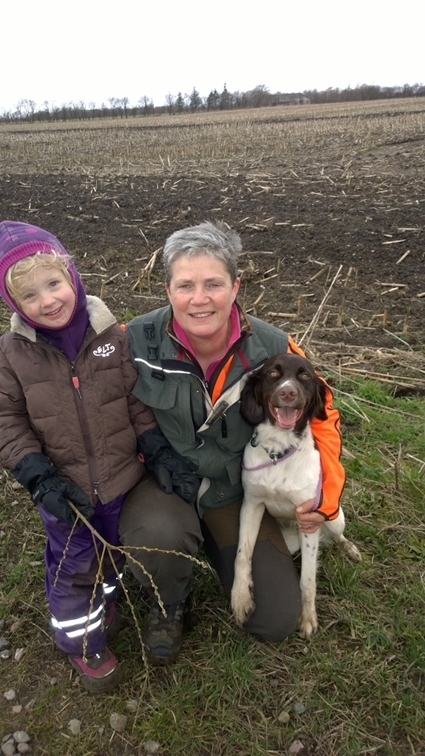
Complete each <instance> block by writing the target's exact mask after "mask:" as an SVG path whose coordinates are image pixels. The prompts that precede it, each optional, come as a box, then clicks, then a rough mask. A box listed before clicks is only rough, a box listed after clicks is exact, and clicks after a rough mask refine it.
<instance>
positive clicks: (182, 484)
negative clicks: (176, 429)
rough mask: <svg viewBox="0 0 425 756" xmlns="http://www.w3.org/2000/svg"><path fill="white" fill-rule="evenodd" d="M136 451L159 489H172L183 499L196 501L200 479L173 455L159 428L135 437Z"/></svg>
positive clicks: (170, 491)
mask: <svg viewBox="0 0 425 756" xmlns="http://www.w3.org/2000/svg"><path fill="white" fill-rule="evenodd" d="M137 451H138V452H139V454H142V455H143V457H144V461H145V465H146V469H147V470H149V472H152V473H153V474H154V475H155V478H156V480H157V482H158V485H159V487H160V489H161V491H164V493H168V494H169V493H172V491H174V492H175V493H176V494H177V496H180V498H181V499H184V501H187V502H189V504H193V503H194V502H195V501H196V496H197V494H198V490H199V486H200V485H201V480H200V478H199V476H198V475H196V474H195V473H194V472H192V470H191V469H190V467H189V465H188V464H186V462H184V461H183V460H182V459H178V458H177V457H175V456H174V455H173V450H172V447H171V445H170V443H169V442H168V441H167V439H166V438H165V436H164V434H163V432H162V431H161V430H160V428H158V427H157V428H151V430H148V431H146V433H143V435H141V436H139V437H138V439H137Z"/></svg>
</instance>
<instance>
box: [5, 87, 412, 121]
mask: <svg viewBox="0 0 425 756" xmlns="http://www.w3.org/2000/svg"><path fill="white" fill-rule="evenodd" d="M424 96H425V85H424V84H418V83H417V84H412V85H411V84H404V85H403V86H394V87H381V86H378V85H375V84H361V85H358V86H357V87H354V88H351V87H346V88H345V89H339V88H334V87H329V88H328V89H325V90H321V91H319V90H317V89H313V90H305V91H304V92H301V93H283V92H274V93H272V92H270V90H269V89H268V88H267V87H266V86H265V85H264V84H259V85H258V86H256V87H254V89H251V90H248V91H247V92H239V91H236V92H229V91H228V89H227V86H226V84H224V87H223V89H222V90H221V91H220V92H219V91H218V90H217V89H214V90H211V92H210V93H209V94H208V95H207V96H206V97H204V96H202V95H201V94H200V93H199V92H198V90H197V89H196V87H193V89H192V91H191V92H190V93H189V94H183V93H182V92H178V93H177V94H176V95H174V94H171V92H169V93H168V94H167V95H166V96H165V103H164V104H163V105H155V104H154V101H153V100H152V98H150V97H147V96H146V95H142V97H140V99H139V100H138V102H137V104H136V105H130V101H129V98H128V97H110V98H109V99H108V102H107V103H105V102H104V103H102V104H101V105H100V106H98V105H96V103H94V102H89V103H85V102H83V101H82V100H81V101H79V102H69V103H64V104H62V105H59V106H57V105H54V104H52V103H49V102H48V101H47V100H46V101H45V102H44V103H43V104H42V105H39V104H37V103H36V102H34V100H28V99H21V100H19V102H18V103H17V105H16V107H15V109H13V110H8V111H7V110H5V109H3V110H1V109H0V122H7V123H13V122H17V123H22V122H36V121H68V120H69V121H71V120H86V119H94V118H97V119H99V118H111V117H115V118H131V117H134V116H140V115H142V116H150V115H161V114H162V113H168V114H169V115H170V116H174V115H181V114H182V113H196V112H199V111H217V110H236V109H242V108H263V107H268V106H273V105H281V104H284V105H285V104H287V105H290V104H293V103H299V104H305V103H312V104H320V103H335V102H356V101H357V102H358V101H366V100H387V99H394V98H402V97H424Z"/></svg>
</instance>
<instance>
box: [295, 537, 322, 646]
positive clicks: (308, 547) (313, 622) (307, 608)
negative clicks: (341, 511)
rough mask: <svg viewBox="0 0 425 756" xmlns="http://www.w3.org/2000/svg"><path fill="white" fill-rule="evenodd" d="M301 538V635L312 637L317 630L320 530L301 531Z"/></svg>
mask: <svg viewBox="0 0 425 756" xmlns="http://www.w3.org/2000/svg"><path fill="white" fill-rule="evenodd" d="M300 539H301V580H300V587H301V597H302V612H301V619H300V635H301V637H302V638H306V639H308V638H311V636H312V635H313V634H314V633H315V632H316V631H317V627H318V625H317V615H316V571H317V556H318V551H319V531H318V530H317V531H316V532H315V533H300Z"/></svg>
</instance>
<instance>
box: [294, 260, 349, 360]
mask: <svg viewBox="0 0 425 756" xmlns="http://www.w3.org/2000/svg"><path fill="white" fill-rule="evenodd" d="M341 270H342V265H340V266H339V268H338V270H337V272H336V273H335V275H334V277H333V279H332V281H331V283H330V286H329V288H328V290H327V292H326V294H325V296H324V297H323V299H322V301H321V303H320V305H319V307H318V308H317V310H316V312H315V314H314V316H313V319H312V320H311V322H310V324H309V325H308V326H307V329H306V330H305V331H304V334H303V335H302V336H301V338H300V339H298V344H300V345H301V344H302V343H303V341H304V339H305V338H306V336H307V334H308V333H309V331H311V333H310V336H309V338H308V340H307V341H306V346H308V344H309V343H310V340H311V337H312V335H313V331H314V328H315V326H316V323H317V321H318V319H319V317H320V313H321V312H322V310H323V308H324V306H325V303H326V300H327V299H328V297H329V294H330V293H331V289H332V287H333V285H334V283H335V281H336V280H337V278H338V276H339V274H340V272H341Z"/></svg>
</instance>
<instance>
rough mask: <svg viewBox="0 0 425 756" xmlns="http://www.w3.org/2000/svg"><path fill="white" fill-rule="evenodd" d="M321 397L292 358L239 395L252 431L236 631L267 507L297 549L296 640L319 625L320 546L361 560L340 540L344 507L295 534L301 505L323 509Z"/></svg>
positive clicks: (268, 365)
mask: <svg viewBox="0 0 425 756" xmlns="http://www.w3.org/2000/svg"><path fill="white" fill-rule="evenodd" d="M325 391H326V387H325V384H324V383H323V381H322V380H321V379H320V378H319V377H318V375H317V374H316V373H315V371H314V368H313V366H312V364H311V363H310V362H309V361H308V360H307V359H306V358H304V357H301V356H299V355H297V354H278V355H276V356H274V357H271V358H270V359H268V360H267V361H266V362H265V363H264V365H263V367H262V368H260V370H258V371H256V372H255V373H252V374H251V375H250V376H249V378H248V380H247V382H246V384H245V387H244V388H243V390H242V394H241V408H240V411H241V414H242V416H243V418H244V419H245V420H246V422H247V423H249V424H250V425H253V426H255V430H254V434H253V436H252V439H251V441H250V443H248V444H247V446H246V448H245V452H244V457H243V463H242V483H243V487H244V500H243V504H242V508H241V513H240V530H239V543H238V550H237V556H236V560H235V577H234V582H233V587H232V592H231V607H232V611H233V614H234V617H235V620H236V622H237V623H238V624H239V625H243V624H244V623H245V622H246V621H247V619H248V618H249V616H250V615H251V613H252V612H253V610H254V609H255V604H254V600H253V582H252V569H251V563H252V554H253V551H254V546H255V543H256V540H257V536H258V531H259V529H260V524H261V520H262V518H263V514H264V511H265V509H267V510H268V511H269V512H270V514H271V515H272V516H273V517H275V518H276V520H277V521H278V523H279V525H280V528H281V530H282V535H283V537H284V539H285V542H286V544H287V546H288V549H289V551H290V552H291V554H294V553H295V552H297V551H299V550H300V549H301V579H300V587H301V595H302V613H301V619H300V635H301V637H303V638H310V637H311V636H312V635H313V633H315V632H316V630H317V626H318V625H317V616H316V607H315V599H316V570H317V556H318V551H319V541H320V543H325V544H329V543H332V542H333V541H336V542H337V543H338V544H339V545H340V546H341V547H342V548H343V549H344V550H345V551H346V552H347V554H348V556H349V557H350V558H351V559H352V560H353V561H360V559H361V556H360V552H359V550H358V549H357V547H356V546H355V545H354V544H353V543H351V542H350V541H348V540H347V539H346V538H345V537H344V535H343V532H344V514H343V512H342V509H340V511H339V514H338V517H337V518H336V519H335V520H329V521H327V522H323V524H322V525H320V527H319V528H318V530H316V532H314V533H307V532H301V531H299V530H298V527H297V525H296V521H295V507H297V506H298V505H299V504H302V503H303V502H305V501H307V500H308V499H314V500H315V503H314V506H313V509H315V508H317V507H318V506H319V504H320V497H321V488H322V476H321V464H320V456H319V451H318V449H317V448H316V444H315V442H314V438H313V435H312V432H311V428H310V421H311V420H312V419H313V418H314V417H317V418H319V419H320V420H325V419H326V411H325ZM291 521H292V522H291Z"/></svg>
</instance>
